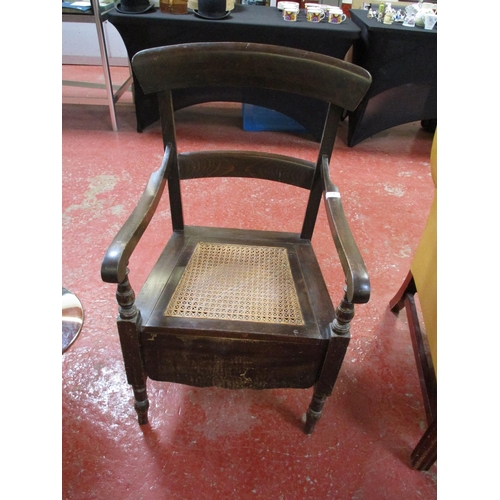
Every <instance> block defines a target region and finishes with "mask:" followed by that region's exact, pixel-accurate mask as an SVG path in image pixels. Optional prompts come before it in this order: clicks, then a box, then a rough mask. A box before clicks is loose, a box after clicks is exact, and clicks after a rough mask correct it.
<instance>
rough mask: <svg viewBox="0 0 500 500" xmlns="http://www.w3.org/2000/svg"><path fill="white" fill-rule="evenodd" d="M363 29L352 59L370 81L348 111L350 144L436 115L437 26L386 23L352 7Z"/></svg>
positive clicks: (357, 22) (353, 17)
mask: <svg viewBox="0 0 500 500" xmlns="http://www.w3.org/2000/svg"><path fill="white" fill-rule="evenodd" d="M350 12H351V19H352V21H354V23H356V25H357V26H359V28H360V29H361V34H360V38H359V40H357V41H356V42H355V44H354V49H353V62H354V63H355V64H358V65H359V66H362V67H363V68H365V69H367V70H368V71H369V72H370V73H371V75H372V78H373V81H372V85H371V87H370V89H369V90H368V92H367V94H366V96H365V98H364V99H363V101H362V102H361V104H360V105H359V106H358V108H357V109H356V110H355V111H354V112H352V113H351V114H350V115H349V135H348V145H349V146H354V145H356V144H358V143H359V142H361V141H362V140H364V139H366V138H367V137H370V136H372V135H374V134H376V133H378V132H381V131H383V130H386V129H388V128H391V127H395V126H396V125H401V124H403V123H409V122H413V121H418V120H432V119H437V30H436V28H434V29H433V30H425V29H423V28H419V27H414V28H409V27H405V26H402V25H401V24H396V23H394V24H391V25H386V24H383V23H379V22H378V21H376V20H375V19H368V17H367V11H366V10H351V11H350Z"/></svg>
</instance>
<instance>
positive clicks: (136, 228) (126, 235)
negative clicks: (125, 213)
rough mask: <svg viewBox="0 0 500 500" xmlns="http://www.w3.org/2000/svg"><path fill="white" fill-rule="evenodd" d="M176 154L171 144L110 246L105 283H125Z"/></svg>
mask: <svg viewBox="0 0 500 500" xmlns="http://www.w3.org/2000/svg"><path fill="white" fill-rule="evenodd" d="M174 157H175V155H173V154H171V146H170V144H168V145H167V147H166V148H165V154H164V155H163V160H162V164H161V167H160V168H159V169H158V170H157V171H156V172H153V173H152V174H151V177H150V178H149V182H148V184H147V186H146V189H145V190H144V192H143V193H142V195H141V198H140V199H139V202H138V203H137V205H136V207H135V208H134V210H133V212H132V213H131V214H130V216H129V218H128V219H127V220H126V222H125V224H124V225H123V226H122V227H121V229H120V230H119V231H118V233H117V235H116V236H115V238H114V239H113V241H112V243H111V245H110V246H109V248H108V250H107V252H106V255H105V256H104V259H103V261H102V265H101V277H102V280H103V281H105V282H107V283H121V282H123V280H124V279H125V277H126V274H127V265H128V261H129V258H130V256H131V255H132V252H133V251H134V249H135V247H136V246H137V243H139V240H140V239H141V236H142V235H143V233H144V231H145V230H146V228H147V227H148V225H149V222H150V221H151V219H152V217H153V215H154V213H155V210H156V207H157V206H158V203H159V202H160V199H161V195H162V193H163V190H164V188H165V182H166V177H167V175H168V171H169V170H170V168H171V165H172V162H173V159H174Z"/></svg>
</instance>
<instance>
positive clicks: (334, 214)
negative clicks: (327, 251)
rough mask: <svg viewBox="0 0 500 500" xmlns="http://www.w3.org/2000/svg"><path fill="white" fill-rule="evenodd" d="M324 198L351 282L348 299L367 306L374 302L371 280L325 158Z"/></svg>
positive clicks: (349, 282)
mask: <svg viewBox="0 0 500 500" xmlns="http://www.w3.org/2000/svg"><path fill="white" fill-rule="evenodd" d="M322 174H323V189H324V190H323V198H324V200H325V207H326V214H327V217H328V222H329V224H330V230H331V232H332V237H333V241H334V242H335V246H336V248H337V252H338V254H339V258H340V262H341V264H342V269H343V270H344V274H345V277H346V283H347V291H346V293H347V300H349V302H353V303H357V304H363V303H365V302H368V300H369V299H370V278H369V277H368V272H367V270H366V266H365V263H364V261H363V257H361V253H360V252H359V249H358V246H357V244H356V242H355V240H354V237H353V235H352V232H351V229H350V227H349V223H348V222H347V218H346V216H345V213H344V208H343V207H342V201H341V199H340V192H339V190H338V188H337V186H335V185H334V184H333V183H332V181H331V180H330V173H329V170H328V158H327V157H326V156H323V158H322Z"/></svg>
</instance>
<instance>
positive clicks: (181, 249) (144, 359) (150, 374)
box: [101, 42, 371, 433]
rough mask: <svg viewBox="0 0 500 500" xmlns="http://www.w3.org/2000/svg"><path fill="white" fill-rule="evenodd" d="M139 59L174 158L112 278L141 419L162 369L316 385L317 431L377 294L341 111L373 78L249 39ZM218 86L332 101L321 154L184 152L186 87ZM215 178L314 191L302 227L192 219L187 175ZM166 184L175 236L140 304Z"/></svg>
mask: <svg viewBox="0 0 500 500" xmlns="http://www.w3.org/2000/svg"><path fill="white" fill-rule="evenodd" d="M132 67H133V71H134V73H135V75H136V78H137V80H138V82H139V84H140V85H141V87H142V89H143V91H144V93H145V94H157V96H158V101H159V108H160V117H161V124H162V135H163V146H164V151H165V153H164V157H163V161H162V164H161V166H160V168H159V169H158V170H157V171H156V172H154V173H153V174H152V175H151V177H150V180H149V183H148V185H147V186H146V189H145V191H144V193H143V195H142V197H141V198H140V200H139V202H138V204H137V206H136V208H135V209H134V211H133V212H132V214H131V215H130V217H129V219H128V220H127V221H126V222H125V224H124V226H123V227H122V228H121V229H120V231H119V232H118V234H117V236H116V237H115V238H114V240H113V242H112V243H111V245H110V247H109V249H108V251H107V253H106V255H105V257H104V260H103V264H102V268H101V276H102V279H103V280H104V281H106V282H109V283H116V284H118V291H117V294H116V297H117V300H118V304H119V317H118V322H117V323H118V333H119V336H120V343H121V347H122V352H123V358H124V363H125V370H126V373H127V380H128V382H129V383H130V384H131V385H132V388H133V391H134V396H135V409H136V411H137V414H138V418H139V423H140V424H145V423H147V421H148V406H149V402H148V398H147V391H146V381H147V379H148V378H151V379H153V380H159V381H165V382H174V383H182V384H187V385H192V386H198V387H206V386H219V387H226V388H231V389H238V388H254V389H265V388H277V387H282V388H302V389H305V388H309V387H314V392H313V398H312V401H311V404H310V406H309V409H308V411H307V414H306V423H305V427H304V431H305V432H306V433H311V432H312V431H313V429H314V426H315V424H316V422H317V420H318V419H319V417H320V415H321V412H322V407H323V404H324V402H325V400H326V398H327V397H328V396H329V395H330V394H331V392H332V390H333V386H334V384H335V380H336V378H337V375H338V372H339V370H340V367H341V365H342V361H343V359H344V355H345V352H346V349H347V346H348V343H349V339H350V328H349V325H350V322H351V320H352V318H353V316H354V304H355V303H365V302H367V301H368V300H369V296H370V282H369V278H368V274H367V272H366V268H365V265H364V263H363V259H362V257H361V254H360V253H359V250H358V247H357V245H356V243H355V241H354V238H353V236H352V234H351V231H350V229H349V225H348V222H347V219H346V216H345V214H344V211H343V209H342V203H341V199H340V195H339V191H338V189H337V187H336V186H335V185H334V184H333V183H332V182H331V180H330V175H329V169H328V165H329V162H330V158H331V155H332V151H333V146H334V142H335V136H336V134H337V127H338V124H339V120H340V117H341V115H342V113H343V111H344V110H349V111H352V110H354V109H355V108H356V107H357V105H358V104H359V102H360V101H361V99H362V98H363V96H364V95H365V93H366V91H367V89H368V87H369V85H370V83H371V77H370V75H369V73H367V72H366V71H365V70H364V69H362V68H359V67H357V66H354V65H352V64H350V63H347V62H345V61H341V60H338V59H334V58H331V57H328V56H324V55H321V54H315V53H310V52H305V51H301V50H296V49H292V48H287V47H278V46H270V45H262V44H252V43H237V42H235V43H232V42H221V43H193V44H186V45H175V46H168V47H159V48H154V49H148V50H145V51H142V52H139V53H137V54H136V55H135V56H134V58H133V61H132ZM218 86H219V87H232V88H235V89H240V93H239V95H240V96H241V102H245V100H246V96H247V92H248V89H266V90H272V91H277V92H287V93H289V94H294V95H295V96H297V97H296V98H297V99H300V97H301V96H304V97H310V98H314V99H319V100H322V101H324V102H326V103H327V104H328V113H327V118H326V120H325V127H324V132H323V138H322V140H321V143H320V145H319V151H318V157H317V160H316V162H311V161H308V160H305V159H302V158H298V157H292V156H286V155H283V154H277V153H267V152H266V153H262V152H255V151H242V150H230V151H226V150H223V151H195V152H182V153H179V151H178V148H177V142H176V130H175V116H174V103H173V98H172V91H175V90H178V89H188V88H193V87H206V88H210V87H218ZM232 100H234V95H233V96H232ZM209 177H241V178H258V179H265V180H269V181H274V182H276V183H284V184H289V185H292V186H296V187H300V188H303V189H306V190H308V191H309V198H308V202H307V205H306V207H305V216H304V220H303V224H302V230H301V232H300V233H290V232H282V231H262V230H246V229H236V228H232V229H231V228H212V227H199V226H192V225H186V224H185V221H184V215H183V210H182V197H181V182H184V181H187V180H189V179H196V178H209ZM166 185H167V186H168V193H169V199H170V207H171V214H172V229H173V232H172V235H171V237H170V239H169V241H168V242H167V244H166V247H165V249H164V251H163V252H162V254H161V256H160V258H159V259H158V261H157V262H156V264H154V265H152V270H151V273H150V275H149V278H148V279H147V281H146V283H145V284H144V286H143V287H142V289H141V290H140V292H139V293H138V295H137V300H136V298H135V292H134V291H133V289H132V287H131V285H130V282H129V280H128V273H129V270H128V267H127V266H128V262H129V258H130V256H131V255H132V253H133V251H134V250H135V247H136V245H137V243H138V242H139V240H140V238H141V236H142V235H143V233H144V231H145V230H146V228H147V226H148V224H149V222H150V220H151V218H152V217H153V214H154V212H155V210H156V207H157V206H158V203H159V200H160V198H161V196H162V194H163V191H164V188H165V186H166ZM321 199H324V202H325V207H326V211H327V215H328V221H329V225H330V230H331V233H332V239H333V242H334V244H335V248H336V250H337V253H338V256H339V260H340V262H341V264H342V269H343V271H344V274H345V276H344V279H345V283H346V285H345V291H344V298H343V299H342V301H341V303H340V305H339V306H338V308H337V309H335V308H334V307H333V305H332V302H331V299H330V295H329V292H328V289H327V286H326V284H325V281H324V279H323V276H322V273H321V270H320V267H319V264H318V262H317V260H316V257H315V254H314V251H313V248H312V245H311V238H312V235H313V231H314V226H315V224H316V218H317V213H318V209H319V205H320V203H321ZM235 226H236V223H235ZM276 227H277V228H279V227H280V221H276Z"/></svg>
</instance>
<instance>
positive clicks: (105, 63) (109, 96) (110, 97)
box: [62, 0, 132, 132]
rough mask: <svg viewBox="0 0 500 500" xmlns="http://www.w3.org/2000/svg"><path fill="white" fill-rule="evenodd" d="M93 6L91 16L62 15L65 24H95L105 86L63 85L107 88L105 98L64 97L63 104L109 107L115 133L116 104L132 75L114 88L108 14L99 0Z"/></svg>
mask: <svg viewBox="0 0 500 500" xmlns="http://www.w3.org/2000/svg"><path fill="white" fill-rule="evenodd" d="M90 1H91V5H92V13H91V14H66V13H63V14H62V22H63V23H94V24H95V27H96V30H97V39H98V42H99V51H100V54H101V63H102V70H103V73H104V82H105V83H104V85H102V84H99V83H90V82H77V81H71V80H63V82H62V83H63V85H66V86H73V87H86V88H105V89H106V97H105V98H95V97H64V96H63V103H66V104H97V105H106V104H107V105H108V106H109V113H110V116H111V126H112V128H113V131H114V132H117V131H118V123H117V119H116V106H115V105H116V103H117V101H118V100H119V99H120V97H121V96H122V95H123V93H124V92H125V91H126V90H127V89H128V88H129V87H130V86H131V85H132V74H130V75H129V77H128V78H127V80H126V81H125V82H124V83H123V84H122V85H120V86H116V85H115V86H114V85H113V83H112V81H111V73H110V71H109V58H108V51H107V48H106V38H105V36H104V29H103V26H102V25H103V22H105V21H106V17H107V12H103V13H101V10H100V8H99V0H90Z"/></svg>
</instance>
